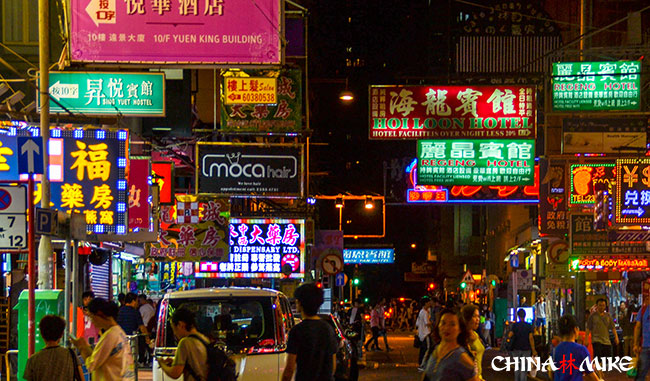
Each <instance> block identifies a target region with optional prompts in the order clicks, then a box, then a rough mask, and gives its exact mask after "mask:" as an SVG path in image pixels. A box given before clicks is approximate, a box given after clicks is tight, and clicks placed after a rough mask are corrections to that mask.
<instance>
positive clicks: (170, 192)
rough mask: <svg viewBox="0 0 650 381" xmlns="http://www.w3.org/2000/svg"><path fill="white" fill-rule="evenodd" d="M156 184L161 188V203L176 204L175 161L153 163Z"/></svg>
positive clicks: (152, 170) (152, 168) (152, 169)
mask: <svg viewBox="0 0 650 381" xmlns="http://www.w3.org/2000/svg"><path fill="white" fill-rule="evenodd" d="M151 174H152V175H153V182H154V184H158V188H160V203H161V204H168V205H169V204H174V203H175V202H176V200H174V163H173V162H171V161H154V162H152V163H151Z"/></svg>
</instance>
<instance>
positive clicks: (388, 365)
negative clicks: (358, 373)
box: [360, 361, 418, 369]
mask: <svg viewBox="0 0 650 381" xmlns="http://www.w3.org/2000/svg"><path fill="white" fill-rule="evenodd" d="M360 365H361V364H360ZM417 366H418V364H416V363H405V364H400V363H394V362H393V363H387V362H379V361H366V365H365V368H366V369H379V368H417Z"/></svg>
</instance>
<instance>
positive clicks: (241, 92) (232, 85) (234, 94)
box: [223, 77, 278, 105]
mask: <svg viewBox="0 0 650 381" xmlns="http://www.w3.org/2000/svg"><path fill="white" fill-rule="evenodd" d="M277 90H278V89H277V79H276V78H264V77H223V94H224V104H227V105H232V104H274V103H277Z"/></svg>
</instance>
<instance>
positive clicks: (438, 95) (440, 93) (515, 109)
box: [369, 86, 536, 139]
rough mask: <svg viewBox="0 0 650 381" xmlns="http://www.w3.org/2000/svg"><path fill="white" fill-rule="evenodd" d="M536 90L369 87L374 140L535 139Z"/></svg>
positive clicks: (482, 87)
mask: <svg viewBox="0 0 650 381" xmlns="http://www.w3.org/2000/svg"><path fill="white" fill-rule="evenodd" d="M535 102H536V101H535V89H534V88H532V87H523V86H371V87H370V110H369V111H370V118H369V121H370V130H369V138H370V139H429V138H461V139H462V138H465V139H508V138H509V139H517V138H519V139H521V138H528V139H534V138H535V117H536V116H535V110H536V103H535Z"/></svg>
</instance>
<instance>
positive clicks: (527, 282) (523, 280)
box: [517, 270, 533, 290]
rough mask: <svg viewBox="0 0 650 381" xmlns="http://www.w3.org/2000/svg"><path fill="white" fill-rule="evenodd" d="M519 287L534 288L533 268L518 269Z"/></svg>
mask: <svg viewBox="0 0 650 381" xmlns="http://www.w3.org/2000/svg"><path fill="white" fill-rule="evenodd" d="M517 289H518V290H532V289H533V272H532V271H531V270H517Z"/></svg>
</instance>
